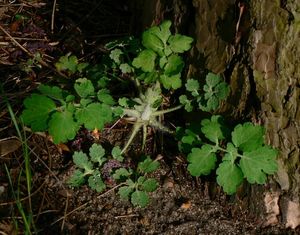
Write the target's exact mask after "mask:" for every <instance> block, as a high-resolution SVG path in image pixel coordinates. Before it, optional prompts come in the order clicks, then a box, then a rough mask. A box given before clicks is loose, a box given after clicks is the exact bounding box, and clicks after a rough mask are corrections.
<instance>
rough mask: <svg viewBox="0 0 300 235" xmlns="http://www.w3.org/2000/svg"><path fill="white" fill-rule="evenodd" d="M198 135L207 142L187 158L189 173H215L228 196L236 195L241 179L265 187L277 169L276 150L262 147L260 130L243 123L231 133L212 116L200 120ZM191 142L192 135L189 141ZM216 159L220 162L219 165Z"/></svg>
mask: <svg viewBox="0 0 300 235" xmlns="http://www.w3.org/2000/svg"><path fill="white" fill-rule="evenodd" d="M201 132H202V134H203V135H204V137H205V139H206V140H202V141H203V143H204V144H203V145H202V146H201V147H194V148H192V149H191V151H190V153H189V154H188V156H187V160H188V162H189V164H188V171H189V172H190V173H191V175H193V176H201V175H209V174H210V173H211V172H212V170H214V169H216V173H217V182H218V184H219V185H221V186H222V188H223V189H224V191H225V192H226V193H228V194H233V193H235V192H236V190H237V188H238V186H239V185H240V184H241V183H242V182H243V179H244V178H245V179H246V180H247V181H248V182H249V183H251V184H254V183H257V184H264V183H265V182H266V180H267V176H266V175H267V174H269V175H271V174H274V173H275V172H276V171H277V169H278V167H277V162H276V156H277V150H275V149H273V148H272V147H271V146H269V145H265V144H264V128H263V127H261V126H255V125H253V124H252V123H249V122H246V123H244V124H239V125H237V126H236V127H235V128H234V130H233V131H232V132H231V133H230V131H229V129H228V128H226V127H225V125H224V121H223V119H222V117H221V116H212V117H211V119H204V120H202V122H201ZM185 138H186V137H185ZM194 138H195V137H194V134H193V135H192V137H191V139H194ZM199 138H200V137H199ZM225 143H226V146H225ZM223 146H225V147H223ZM218 157H220V158H221V163H220V164H219V165H217V162H218Z"/></svg>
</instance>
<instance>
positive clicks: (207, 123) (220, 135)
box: [201, 115, 225, 143]
mask: <svg viewBox="0 0 300 235" xmlns="http://www.w3.org/2000/svg"><path fill="white" fill-rule="evenodd" d="M201 125H202V128H201V131H202V132H203V134H204V135H205V137H206V138H207V139H209V140H210V141H212V142H213V143H218V140H223V139H225V133H224V120H223V118H222V117H221V116H219V115H214V116H212V117H211V120H209V119H204V120H202V121H201Z"/></svg>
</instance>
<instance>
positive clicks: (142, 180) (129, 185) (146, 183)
mask: <svg viewBox="0 0 300 235" xmlns="http://www.w3.org/2000/svg"><path fill="white" fill-rule="evenodd" d="M158 167H159V162H157V161H153V160H152V159H151V158H150V157H149V156H147V158H146V159H145V160H144V161H142V162H140V163H139V164H138V167H137V172H136V175H135V176H136V177H135V178H136V180H133V179H132V178H129V179H127V180H126V182H125V183H126V186H122V187H120V188H119V191H118V194H119V195H120V197H121V198H123V199H126V200H129V199H130V201H131V203H132V204H133V205H134V206H140V207H145V206H147V205H148V203H149V195H148V193H149V192H153V191H155V190H156V189H157V187H158V182H157V180H156V179H154V178H148V177H146V174H147V173H151V172H154V171H155V170H157V169H158ZM120 170H121V169H120ZM122 171H123V170H122ZM125 173H126V172H125Z"/></svg>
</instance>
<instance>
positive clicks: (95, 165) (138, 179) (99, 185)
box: [68, 144, 159, 207]
mask: <svg viewBox="0 0 300 235" xmlns="http://www.w3.org/2000/svg"><path fill="white" fill-rule="evenodd" d="M109 158H113V159H115V160H117V161H119V162H122V161H123V156H122V154H121V150H120V148H119V147H114V148H113V149H112V151H111V154H110V155H107V154H106V153H105V149H104V148H103V147H102V146H101V145H97V144H93V145H92V146H91V148H90V149H89V155H87V154H86V153H83V152H82V151H80V152H75V153H74V155H73V162H74V164H75V166H76V168H77V169H76V170H75V171H74V173H73V174H72V175H71V176H70V178H69V180H68V184H69V185H70V186H72V187H79V186H81V185H83V184H85V183H87V184H88V185H89V187H91V189H93V190H96V191H97V192H102V191H103V190H105V189H106V184H105V181H104V180H103V175H102V173H101V172H102V170H101V169H102V167H103V165H104V163H106V162H108V161H109ZM120 165H122V164H120ZM158 167H159V162H157V161H153V160H152V159H151V158H150V157H149V156H147V157H146V158H145V159H144V160H143V161H141V162H139V164H138V167H137V169H136V171H134V170H132V169H131V168H125V167H119V168H118V169H116V170H114V171H112V172H111V173H110V174H111V177H112V178H113V179H114V180H115V181H117V182H120V183H122V182H123V184H125V185H126V186H123V187H120V188H119V191H118V194H119V195H120V196H121V198H123V199H130V200H131V202H132V204H133V205H134V206H141V207H145V206H146V205H148V203H149V196H148V193H149V192H153V191H155V190H156V188H157V186H158V182H157V181H156V180H155V179H153V178H148V177H147V176H146V174H147V173H151V172H153V171H155V170H157V169H158Z"/></svg>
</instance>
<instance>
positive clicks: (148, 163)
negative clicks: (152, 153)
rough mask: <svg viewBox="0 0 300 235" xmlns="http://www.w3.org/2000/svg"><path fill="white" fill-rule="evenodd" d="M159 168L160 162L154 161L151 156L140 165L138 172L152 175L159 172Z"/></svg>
mask: <svg viewBox="0 0 300 235" xmlns="http://www.w3.org/2000/svg"><path fill="white" fill-rule="evenodd" d="M158 167H159V162H158V161H153V160H152V159H151V158H150V157H149V156H147V158H146V159H145V160H144V161H142V162H139V164H138V170H139V171H141V172H143V173H150V172H153V171H155V170H157V169H158Z"/></svg>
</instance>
